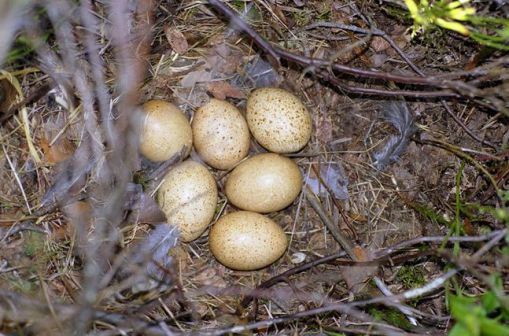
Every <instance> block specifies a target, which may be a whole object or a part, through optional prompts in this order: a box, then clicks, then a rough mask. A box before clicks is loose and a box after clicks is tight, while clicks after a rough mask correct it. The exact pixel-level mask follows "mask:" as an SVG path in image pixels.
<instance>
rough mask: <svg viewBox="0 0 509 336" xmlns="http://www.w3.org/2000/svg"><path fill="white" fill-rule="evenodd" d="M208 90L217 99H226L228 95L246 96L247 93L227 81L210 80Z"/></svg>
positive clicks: (235, 96) (232, 96)
mask: <svg viewBox="0 0 509 336" xmlns="http://www.w3.org/2000/svg"><path fill="white" fill-rule="evenodd" d="M207 90H208V91H209V92H210V93H212V95H213V96H214V97H215V98H217V99H222V100H223V99H225V98H226V97H231V98H238V99H242V98H245V95H244V93H243V92H242V91H240V90H239V89H238V88H236V87H233V86H232V85H230V84H229V83H227V82H225V81H218V82H210V83H208V85H207Z"/></svg>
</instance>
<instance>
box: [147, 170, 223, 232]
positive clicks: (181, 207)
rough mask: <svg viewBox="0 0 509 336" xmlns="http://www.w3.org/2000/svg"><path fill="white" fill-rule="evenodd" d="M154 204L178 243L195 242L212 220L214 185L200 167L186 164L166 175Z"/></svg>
mask: <svg viewBox="0 0 509 336" xmlns="http://www.w3.org/2000/svg"><path fill="white" fill-rule="evenodd" d="M157 200H158V202H159V205H160V206H161V210H163V212H164V214H165V215H166V219H167V221H168V223H169V224H173V225H176V226H177V227H178V228H179V230H180V237H181V239H182V241H185V242H189V241H192V240H194V239H196V238H198V237H199V236H200V235H201V234H202V233H203V231H205V229H206V228H207V226H208V225H209V224H210V222H211V221H212V218H213V217H214V213H215V210H216V204H217V186H216V181H215V180H214V177H213V176H212V174H211V173H210V172H209V171H208V170H207V168H205V167H204V166H203V165H201V164H199V163H197V162H194V161H191V160H187V161H184V162H182V163H180V164H178V165H176V166H175V167H174V168H173V169H172V170H170V171H169V172H168V173H167V174H166V176H165V177H164V179H163V182H162V183H161V186H160V188H159V190H158V194H157Z"/></svg>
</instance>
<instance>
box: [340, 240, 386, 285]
mask: <svg viewBox="0 0 509 336" xmlns="http://www.w3.org/2000/svg"><path fill="white" fill-rule="evenodd" d="M353 253H354V254H355V257H356V259H357V261H369V260H371V256H370V253H369V251H368V250H366V249H363V248H362V247H360V246H355V247H354V248H353ZM377 270H378V267H377V266H348V267H341V273H342V274H343V277H344V279H345V282H346V284H347V285H348V288H349V289H350V290H351V291H352V292H354V293H358V292H359V291H360V290H361V289H362V288H363V287H364V284H365V283H366V282H367V281H368V280H369V279H370V278H371V277H372V276H373V275H374V274H375V273H376V271H377Z"/></svg>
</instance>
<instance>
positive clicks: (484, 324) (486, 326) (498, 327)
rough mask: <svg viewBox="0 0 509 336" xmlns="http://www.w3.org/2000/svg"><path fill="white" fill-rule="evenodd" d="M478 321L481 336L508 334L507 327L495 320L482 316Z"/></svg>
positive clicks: (508, 329) (506, 335) (504, 335)
mask: <svg viewBox="0 0 509 336" xmlns="http://www.w3.org/2000/svg"><path fill="white" fill-rule="evenodd" d="M479 322H480V326H481V333H482V335H483V336H509V327H508V326H505V325H503V324H501V323H499V322H498V321H497V320H494V319H490V318H488V317H482V318H481V319H480V321H479Z"/></svg>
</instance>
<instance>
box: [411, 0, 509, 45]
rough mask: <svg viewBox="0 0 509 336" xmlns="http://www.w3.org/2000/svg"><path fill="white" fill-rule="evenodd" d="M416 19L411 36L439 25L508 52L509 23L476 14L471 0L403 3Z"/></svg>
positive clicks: (412, 1) (502, 19)
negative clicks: (471, 5) (469, 4)
mask: <svg viewBox="0 0 509 336" xmlns="http://www.w3.org/2000/svg"><path fill="white" fill-rule="evenodd" d="M404 2H405V5H406V6H407V8H408V11H409V12H410V15H411V17H412V19H413V20H414V26H413V28H412V37H414V36H415V35H416V34H417V32H418V31H420V30H426V29H428V28H430V27H434V26H438V27H441V28H445V29H448V30H452V31H455V32H457V33H460V34H462V35H464V36H469V37H470V38H472V39H473V40H475V41H477V42H478V43H480V44H484V45H486V46H489V47H492V48H496V49H501V50H509V45H508V44H507V42H508V40H509V20H508V19H505V18H498V17H491V16H489V17H488V16H480V15H476V9H475V8H474V7H470V6H466V5H467V4H468V3H469V2H470V0H458V1H449V0H439V1H436V2H434V3H431V4H430V3H429V1H428V0H421V1H420V2H419V3H416V2H415V1H414V0H404Z"/></svg>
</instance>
